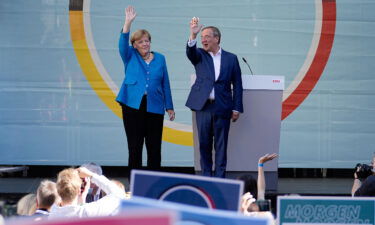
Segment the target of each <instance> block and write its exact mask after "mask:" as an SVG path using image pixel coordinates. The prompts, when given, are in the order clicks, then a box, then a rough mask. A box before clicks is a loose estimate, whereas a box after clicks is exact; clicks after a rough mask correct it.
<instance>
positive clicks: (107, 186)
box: [77, 167, 125, 217]
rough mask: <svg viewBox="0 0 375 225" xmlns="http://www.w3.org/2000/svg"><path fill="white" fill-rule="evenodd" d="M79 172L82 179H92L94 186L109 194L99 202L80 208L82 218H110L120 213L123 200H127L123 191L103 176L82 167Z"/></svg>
mask: <svg viewBox="0 0 375 225" xmlns="http://www.w3.org/2000/svg"><path fill="white" fill-rule="evenodd" d="M77 170H78V174H79V176H80V177H81V178H87V177H88V178H90V180H91V181H92V182H93V183H94V184H96V185H97V186H98V187H99V188H100V189H102V190H103V191H104V192H105V193H106V194H107V195H106V196H104V197H103V198H101V199H99V200H97V201H93V202H91V203H87V204H83V205H82V206H81V208H80V210H81V212H80V216H82V217H93V216H110V215H113V214H116V213H118V211H119V210H120V206H121V200H122V199H125V194H124V192H123V190H121V188H120V187H119V186H117V185H116V184H115V183H114V182H112V181H110V180H108V179H107V178H106V177H105V176H103V175H98V174H96V173H93V172H91V171H90V170H88V169H86V168H84V167H80V168H78V169H77Z"/></svg>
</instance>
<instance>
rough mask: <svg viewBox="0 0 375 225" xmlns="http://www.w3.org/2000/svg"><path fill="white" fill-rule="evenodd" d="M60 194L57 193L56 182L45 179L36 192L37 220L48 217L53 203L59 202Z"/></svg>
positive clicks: (35, 214) (35, 215)
mask: <svg viewBox="0 0 375 225" xmlns="http://www.w3.org/2000/svg"><path fill="white" fill-rule="evenodd" d="M58 199H59V195H58V194H57V189H56V183H55V182H52V181H50V180H43V181H42V182H41V183H40V185H39V187H38V190H37V192H36V205H37V210H36V212H35V213H34V215H33V216H34V217H35V219H34V220H35V221H39V220H43V219H45V218H47V216H48V214H49V212H50V209H51V207H52V205H53V204H54V203H55V202H57V200H58Z"/></svg>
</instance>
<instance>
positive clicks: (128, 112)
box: [121, 96, 164, 170]
mask: <svg viewBox="0 0 375 225" xmlns="http://www.w3.org/2000/svg"><path fill="white" fill-rule="evenodd" d="M121 106H122V118H123V122H124V127H125V133H126V137H127V139H128V149H129V161H128V166H129V169H130V170H131V169H139V168H141V167H142V150H143V143H144V142H146V149H147V168H148V169H150V170H159V169H160V164H161V138H162V134H163V121H164V115H161V114H156V113H149V112H147V97H146V96H143V98H142V102H141V106H140V107H139V110H138V109H133V108H130V107H128V106H126V105H121Z"/></svg>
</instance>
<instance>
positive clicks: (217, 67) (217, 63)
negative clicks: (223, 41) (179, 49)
mask: <svg viewBox="0 0 375 225" xmlns="http://www.w3.org/2000/svg"><path fill="white" fill-rule="evenodd" d="M196 44H197V39H194V40H189V41H188V46H189V47H193V46H194V45H196ZM208 53H209V54H210V55H211V57H212V60H213V61H214V69H215V81H217V79H218V78H219V75H220V66H221V47H220V46H219V51H217V53H216V55H214V53H213V52H208ZM208 98H209V99H215V89H214V88H212V91H211V93H210V96H209V97H208Z"/></svg>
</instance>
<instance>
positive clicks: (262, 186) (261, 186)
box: [257, 153, 277, 200]
mask: <svg viewBox="0 0 375 225" xmlns="http://www.w3.org/2000/svg"><path fill="white" fill-rule="evenodd" d="M276 157H277V154H276V153H273V154H265V155H264V156H262V157H260V158H259V160H258V181H257V186H258V198H257V200H264V199H265V195H266V182H265V177H264V170H263V166H264V163H266V162H268V161H271V160H272V159H274V158H276Z"/></svg>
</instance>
